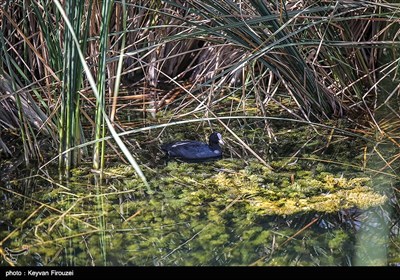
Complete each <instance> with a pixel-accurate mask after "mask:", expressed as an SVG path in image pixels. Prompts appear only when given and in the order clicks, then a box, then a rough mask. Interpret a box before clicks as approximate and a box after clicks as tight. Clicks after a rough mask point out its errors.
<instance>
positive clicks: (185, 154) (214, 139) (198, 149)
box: [161, 132, 224, 162]
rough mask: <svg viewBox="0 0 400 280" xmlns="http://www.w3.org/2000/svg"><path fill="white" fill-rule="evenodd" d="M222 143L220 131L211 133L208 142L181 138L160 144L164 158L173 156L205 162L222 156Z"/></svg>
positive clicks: (178, 158) (188, 160) (187, 160)
mask: <svg viewBox="0 0 400 280" xmlns="http://www.w3.org/2000/svg"><path fill="white" fill-rule="evenodd" d="M219 144H221V145H223V144H224V142H223V141H222V136H221V133H218V132H214V133H211V135H210V137H209V139H208V144H206V143H204V142H200V141H193V140H183V141H174V142H171V143H167V144H163V145H161V149H162V150H163V151H164V152H165V155H166V160H167V162H168V160H169V159H171V158H175V159H177V160H181V161H185V162H205V161H210V160H217V159H220V158H222V149H221V147H220V146H219Z"/></svg>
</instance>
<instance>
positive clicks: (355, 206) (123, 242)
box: [0, 159, 386, 266]
mask: <svg viewBox="0 0 400 280" xmlns="http://www.w3.org/2000/svg"><path fill="white" fill-rule="evenodd" d="M272 165H273V166H272V167H273V168H274V171H271V170H270V169H269V168H267V167H265V166H264V165H262V164H260V163H259V162H258V161H256V160H253V159H250V160H242V159H224V160H220V161H217V162H211V163H207V164H189V163H178V162H170V163H169V164H168V165H167V166H165V165H160V166H159V167H158V168H157V169H152V170H148V171H147V174H146V175H147V176H148V178H151V180H149V182H150V185H151V188H152V189H153V192H154V193H153V194H148V193H146V191H145V188H143V183H142V181H141V180H140V179H139V178H137V177H136V175H135V172H134V170H133V168H131V167H129V166H125V165H118V166H115V167H114V168H109V169H107V171H106V172H105V174H106V177H107V179H106V182H107V183H106V184H103V185H96V184H95V179H96V176H95V175H93V174H92V173H91V172H90V169H85V168H82V169H76V170H74V173H73V177H72V178H71V180H70V182H69V183H68V184H55V183H54V182H53V183H50V184H49V183H48V182H46V181H45V180H43V179H42V178H39V177H33V178H31V179H30V180H31V183H34V184H31V185H35V186H36V187H35V188H34V189H31V190H28V191H27V190H25V191H23V190H21V191H20V192H18V191H14V190H11V189H5V188H3V187H1V189H0V191H1V193H2V196H6V197H11V196H13V198H12V199H5V203H4V204H3V206H2V209H1V211H2V213H3V217H2V221H1V227H2V231H1V239H2V240H3V243H2V247H1V251H0V252H1V253H2V255H3V260H2V263H3V264H7V263H8V264H11V265H38V264H43V265H75V266H77V265H83V266H89V265H252V264H255V265H350V264H351V257H350V256H352V254H354V251H355V248H356V246H357V239H356V235H355V232H356V229H359V228H360V226H361V224H360V220H358V219H356V218H354V217H353V218H352V217H351V215H353V216H358V218H359V217H361V216H362V215H366V214H365V213H368V212H369V215H371V213H377V212H379V211H380V210H379V207H376V206H380V205H382V204H384V203H385V201H386V197H385V196H384V195H381V194H379V193H377V192H375V191H374V190H373V189H372V188H371V186H370V179H369V178H367V177H363V176H362V175H361V174H362V173H360V172H355V171H354V170H347V171H346V173H347V174H348V175H343V176H338V175H337V174H335V173H332V171H333V169H332V166H331V165H329V164H321V163H318V162H317V161H316V162H315V164H310V160H297V161H296V162H290V164H288V162H287V161H275V162H273V163H272ZM353 171H354V172H353ZM349 174H350V175H349ZM15 183H16V182H15ZM360 209H361V210H362V209H363V210H366V209H370V210H369V211H366V212H364V211H361V210H360ZM371 211H372V212H371ZM346 215H347V216H346ZM372 215H374V214H372ZM364 222H365V221H364ZM351 223H356V224H357V226H356V227H354V225H351ZM375 223H377V222H376V221H375ZM374 227H375V228H379V227H380V226H379V225H376V224H375V225H374ZM305 229H307V230H305ZM376 242H378V243H379V240H378V241H376ZM282 249H283V250H282ZM379 261H380V260H375V259H372V260H371V263H374V262H377V263H378V264H379Z"/></svg>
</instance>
